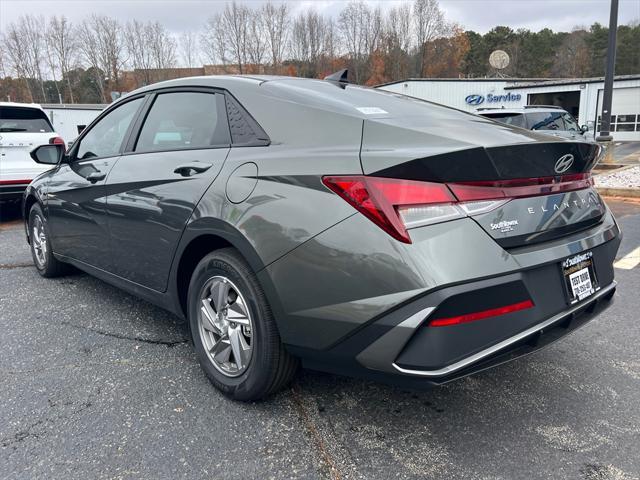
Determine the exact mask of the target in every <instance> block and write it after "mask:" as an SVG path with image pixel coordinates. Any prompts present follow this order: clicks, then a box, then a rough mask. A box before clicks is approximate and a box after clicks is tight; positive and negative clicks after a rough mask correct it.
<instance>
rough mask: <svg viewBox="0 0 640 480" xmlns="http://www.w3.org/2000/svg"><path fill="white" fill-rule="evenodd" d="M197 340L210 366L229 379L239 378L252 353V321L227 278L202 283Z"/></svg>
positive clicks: (241, 299)
mask: <svg viewBox="0 0 640 480" xmlns="http://www.w3.org/2000/svg"><path fill="white" fill-rule="evenodd" d="M198 329H199V333H200V338H201V339H202V343H203V345H204V347H205V350H206V352H207V356H208V357H209V360H210V361H211V363H213V366H214V367H215V368H216V369H217V370H218V371H220V372H221V373H222V374H224V375H226V376H228V377H237V376H239V375H241V374H242V373H243V372H244V371H245V370H246V369H247V367H248V366H249V362H250V361H251V356H252V353H253V342H254V338H253V335H254V332H255V329H254V328H253V321H252V319H251V314H250V313H249V308H248V305H247V302H246V300H245V299H244V297H243V296H242V293H241V292H240V290H239V289H238V287H236V285H234V284H233V282H231V280H229V279H228V278H226V277H223V276H216V277H213V278H210V279H209V280H207V282H205V284H204V287H203V288H202V290H201V294H200V310H199V311H198Z"/></svg>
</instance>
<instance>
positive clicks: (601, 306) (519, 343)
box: [358, 281, 616, 383]
mask: <svg viewBox="0 0 640 480" xmlns="http://www.w3.org/2000/svg"><path fill="white" fill-rule="evenodd" d="M615 290H616V282H615V281H614V282H612V283H611V284H609V285H607V286H606V287H604V288H602V289H600V290H599V291H598V292H597V293H596V294H595V295H594V296H593V297H591V298H590V299H588V300H585V302H584V304H579V305H575V306H573V307H571V308H570V309H568V310H566V311H564V312H561V313H559V314H556V315H554V316H552V317H551V318H548V319H546V320H544V321H542V322H540V323H538V324H536V325H533V326H532V327H530V328H528V329H526V330H524V331H522V332H519V333H517V334H516V335H513V336H511V337H509V338H506V339H504V340H502V341H500V342H498V343H496V344H495V345H492V346H490V347H488V348H485V349H483V350H481V351H479V352H476V353H474V354H472V355H469V356H467V357H464V358H462V359H460V360H458V361H456V362H454V363H451V364H449V365H446V366H443V367H441V368H438V369H434V370H428V369H426V370H414V369H410V368H403V367H401V366H399V365H398V364H397V363H395V362H392V363H391V364H392V366H393V369H394V370H395V371H396V372H397V373H400V374H403V375H411V376H417V377H422V378H429V379H430V380H431V381H432V382H433V383H446V382H449V381H451V380H455V379H457V378H460V377H463V376H466V375H470V374H472V373H476V372H478V371H481V370H485V369H487V368H490V367H493V366H495V365H499V364H501V363H505V362H507V361H510V360H513V359H515V358H518V357H521V356H523V355H527V354H529V353H532V352H534V351H536V350H539V349H541V348H543V347H546V346H547V345H550V344H551V343H553V342H555V341H556V340H559V339H560V338H562V337H564V336H566V335H568V334H569V333H571V332H573V331H575V330H577V329H578V328H580V327H582V326H584V325H585V324H587V323H589V322H590V321H591V320H593V319H594V318H595V317H597V316H598V314H600V313H601V312H603V311H604V310H605V309H607V308H608V307H609V305H610V304H611V300H612V298H613V295H614V294H615ZM358 359H359V360H361V363H363V364H365V365H364V366H366V362H367V358H366V354H365V352H363V354H361V355H360V356H359V357H358Z"/></svg>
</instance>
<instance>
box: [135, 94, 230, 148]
mask: <svg viewBox="0 0 640 480" xmlns="http://www.w3.org/2000/svg"><path fill="white" fill-rule="evenodd" d="M217 97H218V95H216V94H214V93H203V92H172V93H161V94H159V95H158V96H157V97H156V100H155V101H154V102H153V106H152V107H151V110H150V111H149V114H148V115H147V118H146V120H145V122H144V125H143V126H142V130H141V131H140V136H139V137H138V141H137V143H136V146H135V151H136V152H152V151H162V150H181V149H185V148H206V147H211V146H215V145H223V144H228V143H229V140H228V136H229V134H228V130H229V129H228V126H227V122H226V118H219V116H218V102H217Z"/></svg>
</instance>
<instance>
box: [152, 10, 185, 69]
mask: <svg viewBox="0 0 640 480" xmlns="http://www.w3.org/2000/svg"><path fill="white" fill-rule="evenodd" d="M145 32H146V40H147V44H146V47H147V49H148V50H149V52H150V53H151V59H152V62H153V66H154V67H155V68H157V69H160V70H163V69H167V68H171V67H174V66H175V64H176V48H177V45H176V41H175V39H174V38H173V37H172V36H171V35H170V34H169V32H168V31H167V29H166V27H165V26H164V25H162V24H161V23H160V22H157V21H156V22H154V23H149V24H147V26H146V27H145Z"/></svg>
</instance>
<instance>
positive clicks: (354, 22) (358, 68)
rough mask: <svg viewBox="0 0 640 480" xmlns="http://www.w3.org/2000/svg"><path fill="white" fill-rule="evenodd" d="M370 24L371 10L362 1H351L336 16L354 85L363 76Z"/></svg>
mask: <svg viewBox="0 0 640 480" xmlns="http://www.w3.org/2000/svg"><path fill="white" fill-rule="evenodd" d="M370 23H371V10H370V9H369V7H368V6H367V4H366V3H364V2H363V1H362V0H352V1H351V2H349V3H348V4H347V6H346V7H345V8H344V9H343V10H342V11H341V12H340V15H339V16H338V27H339V28H340V31H341V33H342V36H343V39H344V41H345V43H346V46H347V51H348V53H349V56H350V57H351V61H352V63H353V66H354V69H353V70H354V73H355V81H356V83H358V82H360V79H361V78H362V77H363V76H364V72H363V70H364V64H365V58H364V57H365V53H366V52H367V51H368V50H369V43H370V41H371V39H370V34H369V32H368V31H367V29H368V28H369V25H370Z"/></svg>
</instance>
